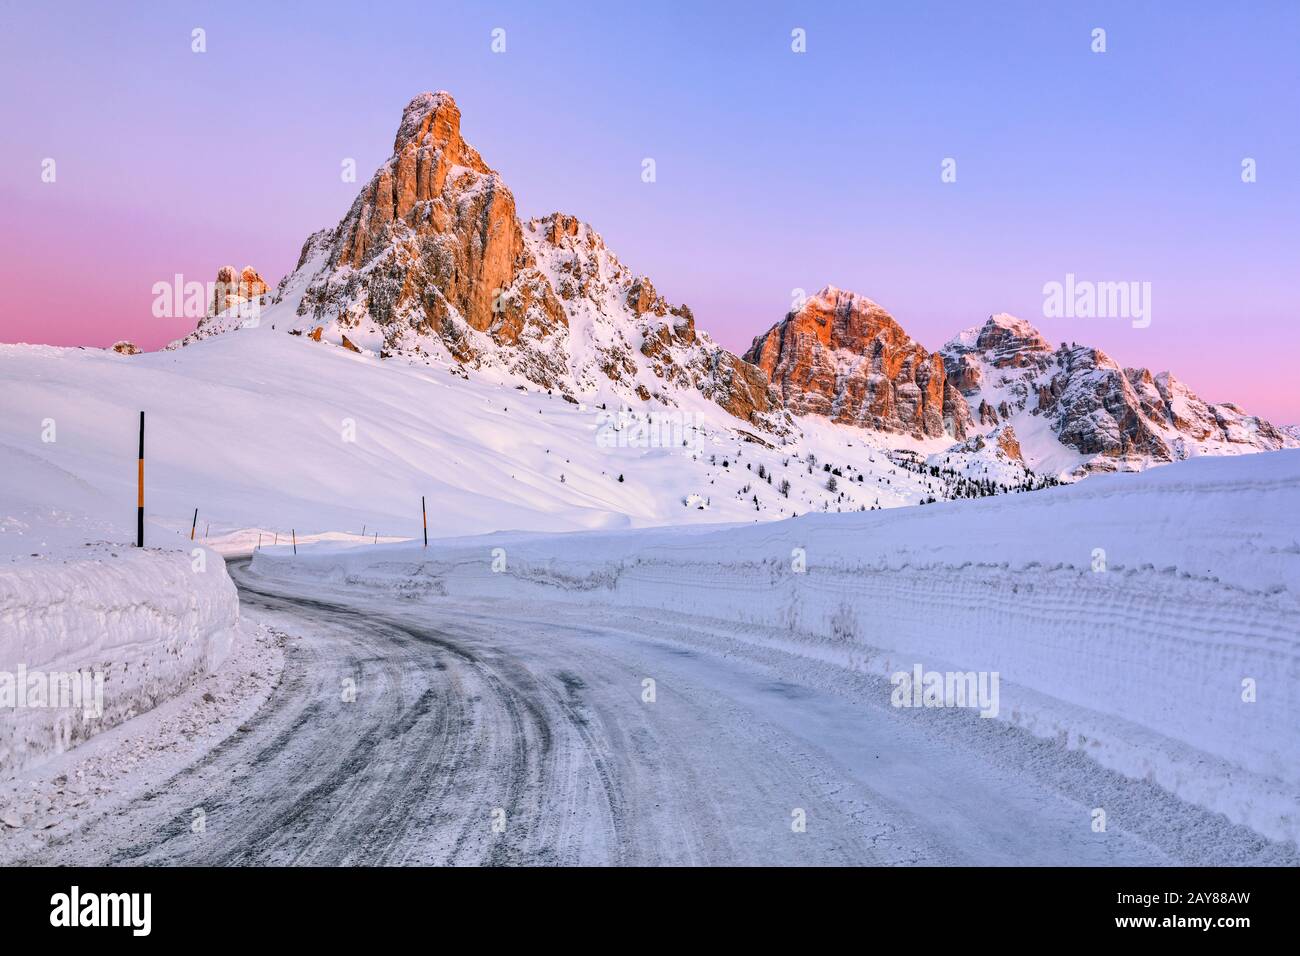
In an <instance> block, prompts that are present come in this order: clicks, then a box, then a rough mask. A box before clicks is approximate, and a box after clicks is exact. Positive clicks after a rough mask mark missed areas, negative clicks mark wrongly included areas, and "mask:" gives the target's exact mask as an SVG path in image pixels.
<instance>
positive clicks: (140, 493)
mask: <svg viewBox="0 0 1300 956" xmlns="http://www.w3.org/2000/svg"><path fill="white" fill-rule="evenodd" d="M136 485H137V493H136V501H135V546H136V547H137V548H143V547H144V412H141V413H140V467H139V471H138V472H137V476H136Z"/></svg>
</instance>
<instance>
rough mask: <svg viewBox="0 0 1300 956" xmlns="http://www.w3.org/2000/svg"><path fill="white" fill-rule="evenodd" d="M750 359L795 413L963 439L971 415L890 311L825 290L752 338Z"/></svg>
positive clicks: (939, 365) (934, 358)
mask: <svg viewBox="0 0 1300 956" xmlns="http://www.w3.org/2000/svg"><path fill="white" fill-rule="evenodd" d="M745 358H746V359H747V360H749V361H750V362H752V363H754V364H755V365H757V366H758V367H759V368H760V369H762V370H763V371H764V372H766V373H767V375H768V377H769V378H770V379H771V380H772V384H773V386H774V387H775V388H776V389H777V391H778V392H779V393H780V394H781V396H782V398H783V399H784V401H785V403H786V405H787V406H788V407H789V409H790V410H791V411H792V412H794V413H795V414H797V415H800V414H815V415H825V416H827V417H828V418H831V419H832V420H834V421H837V422H841V423H844V424H850V425H858V426H862V427H866V428H875V429H879V430H882V431H892V432H903V433H907V434H912V435H916V436H918V437H937V436H939V435H943V434H945V433H947V434H949V435H951V436H952V437H955V438H958V439H961V438H964V437H965V433H966V425H967V423H968V422H969V420H970V411H969V409H968V408H967V407H966V403H965V402H964V401H963V400H962V397H961V395H960V393H959V392H957V390H956V389H954V388H951V387H949V385H948V382H947V374H946V371H945V369H944V363H943V358H942V356H940V355H938V354H937V353H934V354H932V353H930V352H928V351H926V350H925V349H924V348H923V347H922V346H921V345H919V344H918V343H916V342H915V341H913V340H912V338H911V337H910V336H909V335H908V334H907V333H906V332H905V331H903V328H902V326H900V325H899V324H898V323H897V322H896V321H895V320H894V317H893V316H891V315H890V314H889V313H888V312H887V311H885V309H883V308H882V307H881V306H880V305H878V304H877V303H875V302H873V301H872V300H871V299H868V298H867V297H866V296H861V295H857V294H856V293H853V292H848V291H845V290H843V289H839V288H836V287H835V286H827V287H826V288H824V289H822V290H821V291H820V292H818V293H817V294H816V295H814V296H811V297H810V298H808V299H807V300H806V301H805V302H804V303H803V304H802V306H800V307H799V308H797V309H792V310H791V311H790V312H789V313H787V315H786V317H785V318H784V319H783V320H782V321H781V322H779V323H777V324H776V325H774V326H773V327H772V328H771V329H769V330H768V331H767V332H765V333H763V334H762V335H760V336H758V337H757V338H755V339H754V342H753V344H752V345H751V346H750V348H749V351H748V352H746V353H745Z"/></svg>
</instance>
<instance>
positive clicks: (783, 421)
mask: <svg viewBox="0 0 1300 956" xmlns="http://www.w3.org/2000/svg"><path fill="white" fill-rule="evenodd" d="M460 119H461V114H460V110H459V108H458V107H457V106H456V103H455V101H454V100H453V99H452V97H451V94H449V93H446V92H438V93H422V94H420V95H419V96H417V97H415V98H414V99H413V100H411V102H410V103H409V104H407V106H406V109H405V110H403V111H402V118H401V122H400V124H399V126H398V129H397V135H396V137H395V138H394V141H393V154H392V156H390V157H389V159H388V160H387V161H386V162H385V163H384V164H383V165H382V166H380V168H379V169H378V170H377V171H376V172H375V174H374V176H372V177H371V179H370V182H369V183H367V185H366V186H365V187H364V188H363V189H362V190H361V193H360V194H359V195H358V196H357V198H356V201H355V202H354V203H353V204H352V208H351V209H350V210H349V211H348V213H347V215H346V216H345V217H344V218H343V220H342V221H341V222H340V223H339V224H338V226H337V227H336V228H335V229H333V230H328V231H324V232H319V233H316V234H315V235H313V236H311V237H310V238H308V240H307V242H306V243H305V244H304V246H303V250H302V255H301V257H300V258H299V262H298V267H297V269H296V270H295V271H294V273H293V274H291V275H290V276H288V277H286V278H285V279H284V280H283V281H282V282H281V284H280V287H279V290H278V292H277V298H278V300H283V299H286V298H289V297H291V296H297V297H299V303H298V306H297V313H298V315H299V317H300V318H301V320H302V321H301V322H300V325H299V328H298V331H307V332H311V331H312V330H313V329H315V328H322V329H323V330H324V335H325V338H326V340H328V341H334V342H339V341H341V338H342V336H343V334H344V333H345V332H346V334H347V338H348V340H349V342H350V343H352V344H353V345H354V346H355V347H357V348H359V349H360V350H362V351H369V352H372V353H374V354H378V355H381V356H394V355H403V356H408V357H414V358H420V357H442V358H446V359H449V360H451V361H453V362H455V363H459V365H461V366H464V367H467V368H475V369H485V370H493V369H495V370H500V371H502V372H505V373H508V374H510V375H516V376H522V377H523V378H525V379H527V380H528V381H531V382H533V383H534V384H536V385H538V386H540V387H543V388H547V389H556V390H559V391H560V392H562V393H563V394H566V395H570V394H572V393H576V394H580V395H586V396H589V397H594V396H595V395H596V394H597V393H598V391H604V392H612V393H613V394H614V395H616V396H618V398H619V399H621V400H624V401H628V402H633V403H640V402H643V401H650V400H652V399H653V400H656V401H658V402H659V403H661V404H663V405H668V406H672V405H676V404H679V401H680V399H681V398H682V394H683V392H684V391H694V392H698V393H699V394H701V395H703V396H705V397H706V398H708V399H710V400H712V401H714V402H716V403H717V404H718V405H721V406H722V407H723V408H725V409H726V410H727V411H729V412H731V413H732V414H733V415H735V416H736V417H737V418H739V419H742V420H744V421H746V422H749V423H751V424H753V425H755V426H756V427H759V428H764V429H767V430H769V431H772V430H775V431H781V430H783V429H786V428H788V416H787V415H786V414H785V412H784V410H783V409H781V408H780V407H779V406H780V402H779V399H778V397H777V396H776V394H775V393H774V392H772V391H771V390H770V389H769V388H768V383H767V380H766V378H765V376H763V375H762V373H761V372H759V371H758V370H757V369H755V368H753V367H752V366H750V365H748V364H746V363H745V362H743V361H741V360H740V359H739V358H737V357H736V356H735V355H732V354H731V353H730V352H727V351H726V350H725V349H722V348H720V347H718V346H717V345H715V344H714V343H713V342H712V341H711V340H710V339H709V338H708V337H707V336H706V335H704V334H703V333H701V332H697V331H696V330H695V326H694V319H693V317H692V316H691V313H690V310H689V309H688V308H687V307H686V306H669V305H668V304H667V303H666V302H665V301H664V300H663V299H662V298H661V297H659V296H658V295H657V294H656V293H655V292H654V288H653V286H652V285H651V283H650V281H649V279H647V278H645V277H644V276H635V275H633V274H632V273H631V272H630V271H629V270H628V269H627V268H626V267H624V266H623V265H622V263H620V262H619V261H618V259H617V258H616V257H615V256H614V255H613V254H612V253H611V252H610V251H609V250H608V249H607V248H606V247H605V244H604V241H603V240H602V239H601V238H600V236H599V235H598V234H597V233H596V232H595V231H594V230H592V229H591V227H590V226H587V225H586V224H584V223H581V222H579V220H577V219H576V218H574V217H572V216H566V215H564V214H561V213H555V214H553V215H551V216H548V217H546V218H544V219H539V220H532V221H530V222H529V223H527V224H526V225H525V224H524V223H521V222H520V220H519V218H518V216H517V214H516V211H515V200H514V196H513V195H512V193H511V192H510V190H509V189H508V188H507V187H506V185H505V183H504V182H503V181H502V179H501V176H500V175H499V174H498V173H497V172H496V171H495V170H493V169H492V168H491V167H489V166H488V165H487V164H486V163H485V162H484V161H483V158H482V157H481V156H480V155H479V153H478V151H477V150H475V149H474V147H473V146H471V145H469V144H468V143H467V142H465V140H464V138H463V137H462V136H461V131H460Z"/></svg>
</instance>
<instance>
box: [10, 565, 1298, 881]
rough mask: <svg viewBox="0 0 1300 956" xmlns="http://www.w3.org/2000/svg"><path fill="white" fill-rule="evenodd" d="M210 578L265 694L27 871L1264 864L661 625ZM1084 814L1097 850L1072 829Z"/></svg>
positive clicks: (1068, 780) (1077, 765)
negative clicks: (257, 658)
mask: <svg viewBox="0 0 1300 956" xmlns="http://www.w3.org/2000/svg"><path fill="white" fill-rule="evenodd" d="M231 572H232V574H233V576H234V577H235V580H236V582H237V583H238V585H239V589H240V597H241V602H242V605H243V613H244V615H245V616H246V617H250V618H253V619H254V620H258V621H260V622H261V623H266V624H270V625H272V626H273V627H275V628H276V629H278V630H283V631H284V632H286V633H288V634H290V635H291V638H292V639H291V640H290V642H289V644H288V647H287V648H286V659H285V670H284V677H283V679H282V681H281V683H280V685H279V687H278V688H277V689H276V690H275V691H274V693H272V695H271V697H270V698H269V700H268V701H267V703H266V704H265V705H264V706H262V707H261V709H260V710H259V711H257V713H256V714H255V715H254V716H253V717H251V718H250V719H248V720H247V721H246V722H245V723H244V724H243V725H242V726H241V727H240V729H239V731H238V732H236V733H234V734H232V735H231V736H229V737H228V738H226V739H225V740H224V742H222V743H220V744H219V745H217V746H216V747H215V748H213V749H211V750H209V751H207V752H206V753H202V754H196V755H195V759H194V761H193V762H192V763H190V764H189V765H188V766H187V767H185V768H184V769H182V770H180V771H179V772H178V773H176V774H175V776H172V777H170V778H169V779H166V780H165V781H163V780H160V781H157V782H156V783H155V784H153V785H151V786H150V787H149V788H148V789H147V791H145V792H144V793H142V794H141V795H140V796H138V797H136V798H134V799H132V800H130V801H129V802H127V803H126V804H125V805H124V806H121V807H118V808H116V809H115V811H114V812H113V813H111V814H110V815H108V816H106V817H103V818H101V819H99V820H98V821H95V822H91V823H88V824H87V825H86V826H85V827H83V828H81V829H79V830H77V831H75V832H73V833H70V834H69V835H68V836H67V837H65V838H62V839H58V840H56V841H54V842H53V843H52V844H51V845H50V846H48V847H46V848H45V849H44V851H43V852H41V853H40V854H39V856H38V857H36V858H29V859H28V860H27V862H40V863H51V862H59V863H72V862H75V863H79V864H86V863H114V864H155V863H189V864H249V863H301V864H369V863H376V864H404V863H412V864H414V863H423V864H442V863H450V864H476V863H488V864H518V863H537V864H566V863H589V864H604V863H615V864H657V863H679V864H696V863H701V864H702V863H714V864H726V863H730V864H813V863H823V864H885V865H890V864H895V865H896V864H908V863H991V864H1017V863H1019V864H1091V865H1104V864H1143V863H1151V864H1161V863H1178V862H1190V863H1198V862H1213V861H1216V860H1217V861H1223V862H1249V861H1251V860H1252V859H1260V857H1259V856H1257V854H1258V853H1260V852H1262V853H1263V854H1264V858H1267V859H1273V855H1274V854H1276V852H1278V848H1277V845H1275V844H1267V843H1265V842H1262V841H1260V840H1259V839H1258V838H1257V837H1255V836H1254V835H1253V834H1250V833H1249V831H1245V830H1243V829H1241V828H1238V827H1232V826H1231V825H1229V824H1228V823H1227V822H1226V821H1225V820H1223V818H1222V817H1218V816H1216V815H1212V814H1209V813H1206V812H1204V811H1201V810H1199V809H1197V808H1194V807H1191V806H1189V805H1187V804H1185V803H1182V802H1180V801H1177V800H1175V799H1174V798H1172V797H1170V796H1169V795H1168V794H1166V793H1165V792H1164V791H1162V790H1159V789H1158V788H1156V787H1154V786H1152V785H1150V784H1147V783H1144V782H1140V781H1131V780H1126V779H1124V778H1122V777H1119V776H1118V775H1116V774H1113V773H1111V772H1109V771H1106V770H1104V769H1102V768H1100V767H1098V766H1097V765H1096V764H1094V763H1092V762H1091V761H1089V760H1088V759H1087V758H1086V757H1084V756H1083V755H1081V754H1078V753H1074V752H1069V751H1065V750H1063V749H1061V748H1059V747H1056V746H1054V745H1053V744H1052V743H1051V742H1050V741H1044V740H1040V739H1037V738H1034V737H1033V736H1031V735H1029V734H1027V733H1025V732H1023V731H1021V730H1018V729H1016V728H1012V727H1009V726H1007V725H1005V724H1003V723H1001V722H998V721H982V720H980V719H979V718H978V717H977V716H975V715H974V714H972V713H971V712H969V711H961V712H954V711H950V710H945V711H900V710H895V709H892V708H890V707H888V706H887V704H885V703H884V702H885V701H887V693H881V687H882V686H884V687H887V686H888V685H887V684H885V683H884V682H883V681H881V680H880V679H879V678H878V677H874V676H870V675H867V674H858V675H850V677H849V679H847V680H846V677H845V674H844V671H843V669H842V668H831V667H829V666H828V667H827V668H826V669H825V673H824V674H823V673H822V672H821V670H820V669H819V665H817V664H816V663H815V662H813V663H810V662H808V661H807V660H801V661H799V662H798V665H797V666H792V664H791V662H790V661H789V660H784V659H783V658H785V657H786V655H785V654H784V653H783V652H781V651H780V650H778V649H774V648H770V647H767V648H763V647H756V646H755V645H753V644H745V643H739V642H734V641H730V640H728V639H727V637H726V635H725V634H722V633H718V632H710V631H709V629H708V626H707V625H705V624H703V623H695V622H692V621H691V620H690V619H688V618H679V619H674V618H673V617H672V616H671V615H668V614H659V613H650V612H646V611H644V610H636V611H631V610H629V611H627V612H623V611H618V612H616V611H614V610H612V609H608V608H606V609H600V608H585V609H579V608H573V607H564V606H560V605H556V606H548V605H538V604H533V605H528V604H524V603H522V602H521V603H519V604H515V605H509V604H503V603H502V602H498V601H478V602H477V603H476V602H472V601H450V600H448V601H445V602H438V603H436V604H429V603H425V602H413V601H410V600H404V599H402V598H401V597H395V596H394V595H393V594H392V593H391V592H388V593H386V594H383V595H380V594H378V593H375V592H370V591H367V590H366V589H363V588H358V587H355V586H351V587H343V586H338V587H331V588H329V589H326V590H324V591H322V590H321V589H319V588H318V589H316V593H313V594H312V595H310V596H308V595H305V594H303V593H300V592H299V591H298V590H297V589H294V588H292V587H290V586H287V585H286V584H285V583H284V582H283V581H278V580H276V579H271V578H262V577H260V576H257V575H255V574H253V573H252V572H251V571H250V569H249V568H248V566H247V563H246V562H242V561H239V562H234V563H232V565H231ZM778 658H782V659H778ZM792 674H797V679H791V675H792ZM647 678H649V679H652V680H653V681H654V688H655V695H654V700H653V701H647V700H646V699H645V693H644V691H645V686H646V685H645V684H644V682H645V681H646V679H647ZM352 688H355V699H349V698H352V697H353V695H352V693H351V692H350V691H351V689H352ZM1098 804H1102V805H1104V806H1105V807H1106V808H1108V813H1109V814H1110V825H1109V826H1108V829H1107V832H1105V833H1097V832H1093V829H1092V826H1091V822H1092V817H1091V812H1092V808H1093V807H1095V806H1097V805H1098ZM196 811H198V813H196ZM199 817H201V819H202V821H203V825H202V826H201V827H197V828H196V827H195V826H194V820H195V819H196V818H199ZM801 820H802V821H806V825H805V826H802V827H800V826H798V825H797V824H798V822H799V821H801ZM1252 847H1253V848H1254V849H1253V850H1252V849H1251V848H1252ZM1223 848H1231V849H1230V850H1229V851H1226V853H1225V851H1224V849H1223ZM1284 855H1285V854H1284Z"/></svg>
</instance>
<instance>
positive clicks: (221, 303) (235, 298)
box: [208, 266, 268, 316]
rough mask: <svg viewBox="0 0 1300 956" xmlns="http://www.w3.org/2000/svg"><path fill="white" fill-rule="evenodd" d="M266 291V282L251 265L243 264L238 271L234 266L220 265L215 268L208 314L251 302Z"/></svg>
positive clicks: (214, 313)
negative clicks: (214, 281) (215, 272)
mask: <svg viewBox="0 0 1300 956" xmlns="http://www.w3.org/2000/svg"><path fill="white" fill-rule="evenodd" d="M267 291H268V289H267V286H266V283H265V282H264V281H263V280H262V277H261V276H260V275H259V274H258V272H257V270H256V269H254V268H253V267H252V266H244V268H243V269H242V270H241V271H239V272H236V271H235V267H234V266H222V267H221V268H220V269H218V270H217V281H216V283H215V285H214V287H213V294H212V302H211V303H210V304H209V306H208V315H210V316H211V315H217V314H219V313H221V312H225V311H226V310H227V309H230V308H232V307H234V306H238V305H242V304H244V303H245V302H251V301H252V300H253V299H255V298H257V297H258V296H262V295H265V294H266V293H267Z"/></svg>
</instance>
